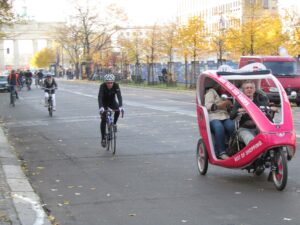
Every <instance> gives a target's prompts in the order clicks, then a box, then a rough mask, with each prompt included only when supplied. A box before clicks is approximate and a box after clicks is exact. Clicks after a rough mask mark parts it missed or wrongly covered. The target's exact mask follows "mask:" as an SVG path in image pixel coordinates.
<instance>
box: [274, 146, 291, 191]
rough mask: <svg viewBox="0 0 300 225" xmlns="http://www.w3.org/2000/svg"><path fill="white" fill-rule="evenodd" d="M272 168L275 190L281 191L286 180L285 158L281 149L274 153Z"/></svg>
mask: <svg viewBox="0 0 300 225" xmlns="http://www.w3.org/2000/svg"><path fill="white" fill-rule="evenodd" d="M274 166H275V170H273V171H272V177H273V182H274V185H275V187H276V189H277V190H279V191H282V190H283V189H284V188H285V186H286V183H287V178H288V167H287V158H286V154H285V152H284V151H283V150H282V148H280V149H279V150H278V151H276V152H275V156H274Z"/></svg>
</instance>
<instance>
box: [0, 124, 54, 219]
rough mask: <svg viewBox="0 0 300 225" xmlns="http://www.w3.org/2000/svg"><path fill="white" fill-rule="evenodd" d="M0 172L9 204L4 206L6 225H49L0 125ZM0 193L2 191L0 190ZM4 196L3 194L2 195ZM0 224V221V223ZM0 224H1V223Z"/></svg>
mask: <svg viewBox="0 0 300 225" xmlns="http://www.w3.org/2000/svg"><path fill="white" fill-rule="evenodd" d="M0 166H1V167H0V170H1V172H2V173H3V178H4V180H2V183H6V184H4V185H6V186H7V187H8V191H7V192H8V194H9V195H10V198H9V199H7V200H8V201H9V200H10V203H11V204H8V205H7V206H6V211H8V212H9V220H10V223H8V224H16V225H19V224H20V225H51V223H50V221H49V220H48V216H47V215H46V213H45V212H44V210H43V207H42V205H41V201H40V198H39V196H38V195H37V194H36V193H35V192H34V190H33V188H32V186H31V185H30V183H29V181H28V179H27V178H26V176H25V174H24V172H23V171H22V169H21V164H20V162H19V160H18V159H17V157H16V155H15V153H14V151H13V148H12V147H11V146H10V145H9V143H8V140H7V138H6V136H5V134H4V131H3V128H2V126H1V125H0ZM0 191H2V190H0ZM2 194H5V193H2ZM0 222H1V221H0ZM1 224H2V223H1Z"/></svg>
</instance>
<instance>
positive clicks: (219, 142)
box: [205, 84, 235, 159]
mask: <svg viewBox="0 0 300 225" xmlns="http://www.w3.org/2000/svg"><path fill="white" fill-rule="evenodd" d="M222 90H224V89H223V88H222V87H221V86H220V85H219V84H215V85H214V86H213V87H212V88H210V89H209V90H208V91H207V93H206V94H205V107H206V108H207V110H208V114H209V120H210V128H211V131H212V133H213V134H214V136H215V153H216V156H217V157H218V158H219V159H227V158H229V156H228V155H227V153H226V145H225V138H226V135H228V136H231V135H232V134H233V132H234V130H235V124H234V121H233V120H231V119H230V118H229V113H228V110H229V109H230V108H231V106H232V102H231V101H230V100H228V99H226V100H223V99H222V98H221V97H220V94H221V91H222Z"/></svg>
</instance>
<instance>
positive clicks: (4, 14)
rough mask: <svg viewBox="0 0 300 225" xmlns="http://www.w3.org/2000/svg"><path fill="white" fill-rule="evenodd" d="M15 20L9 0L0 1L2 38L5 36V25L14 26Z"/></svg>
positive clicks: (0, 36)
mask: <svg viewBox="0 0 300 225" xmlns="http://www.w3.org/2000/svg"><path fill="white" fill-rule="evenodd" d="M14 20H15V17H14V14H13V11H12V5H11V4H10V3H9V1H8V0H1V1H0V38H2V37H4V36H5V34H4V33H2V32H1V27H2V26H3V25H12V24H13V22H14Z"/></svg>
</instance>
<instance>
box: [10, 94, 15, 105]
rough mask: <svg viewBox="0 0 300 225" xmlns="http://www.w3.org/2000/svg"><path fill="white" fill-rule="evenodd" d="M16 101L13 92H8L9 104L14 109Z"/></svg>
mask: <svg viewBox="0 0 300 225" xmlns="http://www.w3.org/2000/svg"><path fill="white" fill-rule="evenodd" d="M15 101H16V96H15V93H13V90H11V91H10V104H11V105H12V106H13V107H14V106H15Z"/></svg>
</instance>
